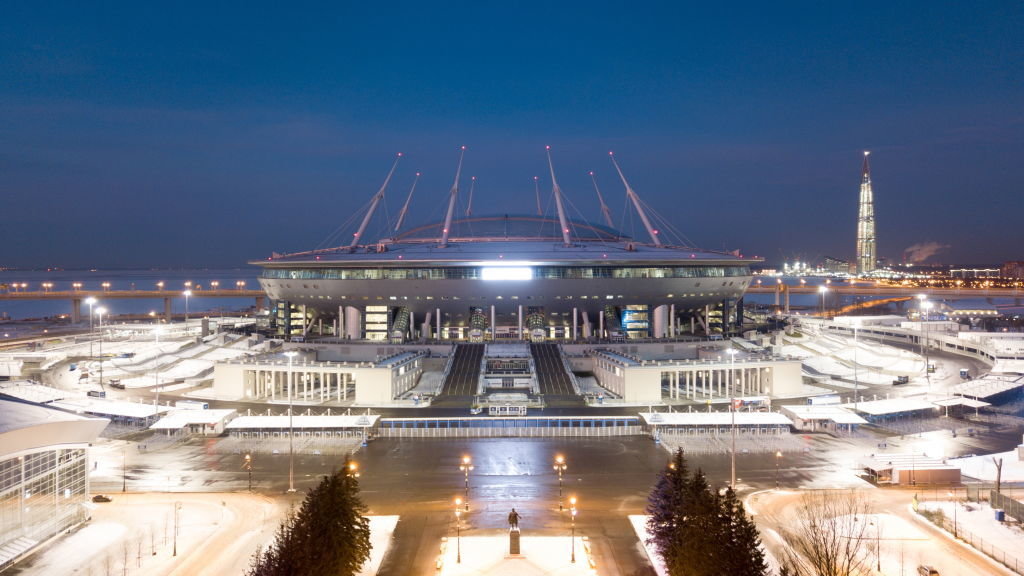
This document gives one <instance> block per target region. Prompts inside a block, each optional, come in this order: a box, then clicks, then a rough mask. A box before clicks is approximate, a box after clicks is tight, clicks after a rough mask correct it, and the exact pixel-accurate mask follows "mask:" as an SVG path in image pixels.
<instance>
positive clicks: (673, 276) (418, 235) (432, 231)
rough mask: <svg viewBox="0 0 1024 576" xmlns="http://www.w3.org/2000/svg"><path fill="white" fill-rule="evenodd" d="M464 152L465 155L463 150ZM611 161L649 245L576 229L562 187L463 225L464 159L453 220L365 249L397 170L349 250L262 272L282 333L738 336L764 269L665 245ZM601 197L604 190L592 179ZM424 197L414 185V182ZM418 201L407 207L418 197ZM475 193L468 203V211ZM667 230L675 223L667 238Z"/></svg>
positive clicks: (283, 258) (296, 257)
mask: <svg viewBox="0 0 1024 576" xmlns="http://www.w3.org/2000/svg"><path fill="white" fill-rule="evenodd" d="M463 153H464V150H463ZM612 162H613V163H614V164H615V168H616V170H617V172H618V174H619V176H620V178H621V181H622V183H623V185H624V187H625V191H626V197H627V199H628V201H629V204H630V205H631V206H632V207H633V208H634V210H635V211H636V215H637V216H638V218H639V220H640V221H641V222H643V225H644V229H645V231H646V239H638V238H632V237H629V236H627V235H625V234H623V233H622V232H620V231H618V230H616V229H614V228H613V227H612V226H611V224H612V219H611V217H610V211H609V210H608V207H607V206H606V205H605V204H604V200H603V198H602V197H601V195H600V191H599V190H598V195H597V197H598V200H599V202H600V210H601V213H602V215H603V216H604V218H605V222H606V223H607V224H594V223H589V222H586V221H583V220H582V219H578V218H577V219H570V218H569V217H568V216H567V213H566V210H565V204H564V202H563V194H562V191H561V189H560V187H559V185H558V182H557V179H556V178H555V171H554V166H553V164H551V157H550V150H549V151H548V165H549V168H550V170H551V181H552V197H553V200H554V202H553V203H554V205H555V207H556V214H552V215H542V214H540V211H541V210H540V205H541V203H540V194H539V193H538V195H537V205H538V214H537V215H508V214H504V215H492V216H474V215H472V208H471V207H468V208H467V209H466V211H465V212H466V216H464V217H460V218H456V217H455V213H456V210H457V207H458V200H459V178H460V175H461V170H462V156H461V155H460V159H459V168H458V169H457V171H456V177H455V183H454V184H453V185H452V188H451V191H450V193H449V197H448V203H447V211H446V218H445V220H444V221H442V222H434V223H430V224H426V225H422V226H418V227H412V228H409V229H404V230H403V229H402V224H403V221H404V219H405V216H406V213H407V210H408V206H409V201H408V200H406V203H405V207H404V208H403V210H402V211H401V213H400V214H399V216H398V218H397V223H395V224H392V223H391V222H388V226H389V227H388V230H389V234H387V235H386V237H381V238H377V239H375V240H372V241H366V240H364V234H365V232H366V229H367V225H368V223H369V222H370V220H371V219H372V218H373V217H374V213H375V211H377V209H378V206H379V205H380V203H381V202H382V201H383V199H384V196H385V191H386V189H387V187H388V183H389V182H390V180H391V178H392V176H393V174H394V171H395V167H396V166H397V163H398V160H397V159H396V160H395V164H394V165H392V168H391V171H390V172H389V173H388V176H387V178H386V179H385V182H384V185H383V186H382V187H381V189H380V190H379V191H378V192H377V194H375V195H374V196H373V198H372V199H371V202H370V204H369V205H368V207H367V209H366V211H365V213H364V214H363V217H362V222H361V225H360V226H359V229H358V230H357V231H356V232H355V233H354V234H353V235H352V241H351V243H350V244H348V245H347V246H339V247H335V248H328V249H319V250H312V251H307V252H299V253H293V254H285V255H278V254H275V255H274V256H273V257H271V258H267V259H265V260H259V261H255V262H252V264H254V265H257V266H260V267H262V268H263V271H262V274H261V278H260V283H261V285H262V287H263V289H264V290H265V291H266V292H267V294H268V295H269V297H270V298H271V299H273V300H274V301H275V302H276V306H275V307H274V314H273V322H274V324H275V327H276V330H277V332H278V334H280V335H284V336H288V337H291V338H293V339H295V338H301V339H305V338H311V337H335V338H342V339H346V340H369V341H390V342H395V343H400V342H413V341H425V340H453V341H470V342H480V341H491V340H530V341H534V342H537V341H544V340H553V341H559V340H561V341H575V340H581V339H582V340H612V341H620V340H635V339H651V338H654V339H662V338H675V337H679V336H683V335H686V336H693V335H712V334H716V333H723V332H725V333H728V332H730V331H733V329H735V328H736V327H738V326H739V325H740V324H741V322H742V315H743V308H742V297H743V293H744V291H745V290H746V288H747V287H748V286H749V284H750V281H751V272H750V264H751V263H752V262H759V261H760V260H758V259H752V258H744V257H742V256H739V255H738V254H732V253H718V252H712V251H707V250H699V249H696V248H693V247H690V246H686V245H683V244H681V243H672V242H668V241H665V240H663V236H664V235H663V234H662V233H661V230H660V229H659V228H658V227H656V226H655V225H654V224H652V221H651V217H650V215H649V214H650V213H652V212H653V211H648V210H645V206H644V204H643V202H642V201H641V200H640V198H639V196H638V195H637V194H636V192H635V191H634V190H633V189H632V188H631V187H630V185H629V183H628V181H627V180H626V178H625V176H624V175H623V173H622V171H621V170H620V169H619V166H618V163H617V162H616V161H615V158H614V156H613V157H612ZM595 188H596V182H595ZM413 189H415V185H414V186H413ZM411 195H412V191H410V194H409V197H410V198H411ZM471 198H472V192H471V194H470V202H471V201H472V200H471ZM667 227H668V225H667V224H666V229H667Z"/></svg>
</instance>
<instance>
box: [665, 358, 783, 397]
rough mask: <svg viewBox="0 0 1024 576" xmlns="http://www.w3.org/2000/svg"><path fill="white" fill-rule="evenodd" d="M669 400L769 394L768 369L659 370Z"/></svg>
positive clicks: (729, 367)
mask: <svg viewBox="0 0 1024 576" xmlns="http://www.w3.org/2000/svg"><path fill="white" fill-rule="evenodd" d="M661 381H662V382H663V383H667V384H668V396H669V398H671V399H673V400H680V399H689V400H701V399H711V398H732V397H737V396H761V395H770V394H772V369H771V368H770V367H767V366H733V365H730V364H726V365H720V364H719V365H715V366H693V367H680V368H679V369H676V370H672V371H669V372H665V371H662V373H661Z"/></svg>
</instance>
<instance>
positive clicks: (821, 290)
mask: <svg viewBox="0 0 1024 576" xmlns="http://www.w3.org/2000/svg"><path fill="white" fill-rule="evenodd" d="M818 293H819V294H821V315H822V316H824V315H825V294H827V293H828V286H825V285H824V284H823V285H821V286H818Z"/></svg>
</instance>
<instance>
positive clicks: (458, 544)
mask: <svg viewBox="0 0 1024 576" xmlns="http://www.w3.org/2000/svg"><path fill="white" fill-rule="evenodd" d="M467 509H468V507H467ZM455 563H456V564H462V498H458V497H456V498H455Z"/></svg>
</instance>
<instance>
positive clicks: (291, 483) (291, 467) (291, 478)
mask: <svg viewBox="0 0 1024 576" xmlns="http://www.w3.org/2000/svg"><path fill="white" fill-rule="evenodd" d="M296 354H298V352H295V351H294V350H291V351H288V352H285V353H284V355H285V356H287V357H288V491H289V492H295V441H294V439H293V437H294V436H295V429H294V428H293V427H292V359H294V358H295V355H296Z"/></svg>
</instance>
